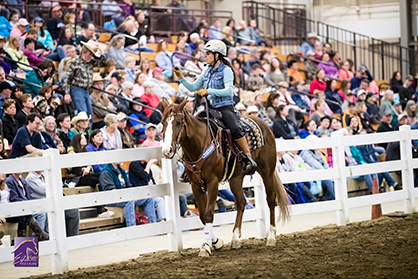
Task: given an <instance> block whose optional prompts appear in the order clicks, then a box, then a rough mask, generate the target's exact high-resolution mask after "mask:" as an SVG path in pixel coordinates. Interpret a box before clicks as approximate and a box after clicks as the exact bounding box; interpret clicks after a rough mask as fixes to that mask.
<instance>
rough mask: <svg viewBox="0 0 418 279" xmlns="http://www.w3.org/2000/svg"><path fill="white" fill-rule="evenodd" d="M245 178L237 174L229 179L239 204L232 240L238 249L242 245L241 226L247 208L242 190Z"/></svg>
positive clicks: (232, 245)
mask: <svg viewBox="0 0 418 279" xmlns="http://www.w3.org/2000/svg"><path fill="white" fill-rule="evenodd" d="M243 179H244V176H243V175H239V176H236V177H234V178H232V179H231V180H230V181H229V187H230V188H231V191H232V193H233V194H234V196H235V203H236V205H237V217H236V218H235V225H234V229H233V230H232V232H233V235H232V240H231V247H232V248H233V249H238V248H240V247H241V240H240V238H241V226H242V216H243V214H244V209H245V204H246V201H245V196H244V192H243V191H242V181H243Z"/></svg>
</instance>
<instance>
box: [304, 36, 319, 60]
mask: <svg viewBox="0 0 418 279" xmlns="http://www.w3.org/2000/svg"><path fill="white" fill-rule="evenodd" d="M317 41H319V37H318V35H317V34H316V33H314V32H312V33H308V36H307V40H306V42H304V43H303V44H302V45H301V47H300V52H302V53H303V55H305V57H306V55H307V53H308V51H310V50H311V51H313V50H314V47H315V44H316V42H317Z"/></svg>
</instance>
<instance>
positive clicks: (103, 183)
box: [99, 163, 156, 227]
mask: <svg viewBox="0 0 418 279" xmlns="http://www.w3.org/2000/svg"><path fill="white" fill-rule="evenodd" d="M130 187H132V185H131V183H130V182H129V179H128V174H127V173H126V171H125V170H124V169H122V168H121V166H120V164H116V163H112V164H107V165H105V166H104V168H103V171H102V172H101V174H100V177H99V189H100V191H111V190H117V189H125V188H130ZM137 205H138V206H139V205H144V209H145V214H146V215H148V221H149V223H155V222H156V217H155V209H154V201H153V199H152V198H149V199H143V200H137V201H127V202H119V203H114V204H108V205H107V206H110V207H123V208H124V213H125V219H126V226H127V227H132V226H135V225H136V220H135V206H137Z"/></svg>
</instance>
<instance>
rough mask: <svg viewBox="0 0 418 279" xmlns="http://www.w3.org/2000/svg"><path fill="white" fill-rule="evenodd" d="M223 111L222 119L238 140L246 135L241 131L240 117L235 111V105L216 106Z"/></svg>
mask: <svg viewBox="0 0 418 279" xmlns="http://www.w3.org/2000/svg"><path fill="white" fill-rule="evenodd" d="M216 109H217V110H219V111H220V112H221V113H222V120H223V122H224V123H225V125H226V126H227V127H228V128H229V130H231V135H232V137H233V138H234V139H235V140H237V139H240V138H242V137H243V136H244V135H243V134H242V132H241V129H240V128H239V126H238V119H237V116H236V114H235V112H234V106H232V105H230V106H224V107H220V108H216Z"/></svg>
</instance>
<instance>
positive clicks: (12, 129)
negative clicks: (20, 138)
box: [2, 99, 19, 144]
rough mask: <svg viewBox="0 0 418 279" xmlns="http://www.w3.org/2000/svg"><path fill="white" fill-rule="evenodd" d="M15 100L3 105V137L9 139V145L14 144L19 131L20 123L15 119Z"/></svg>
mask: <svg viewBox="0 0 418 279" xmlns="http://www.w3.org/2000/svg"><path fill="white" fill-rule="evenodd" d="M15 103H16V102H15V100H13V99H8V100H6V101H4V103H3V109H4V116H3V119H2V122H3V137H4V138H5V139H7V141H8V142H9V144H11V143H12V142H13V139H14V138H15V136H16V133H17V131H18V130H19V122H18V121H17V120H16V119H15V115H16V105H15Z"/></svg>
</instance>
